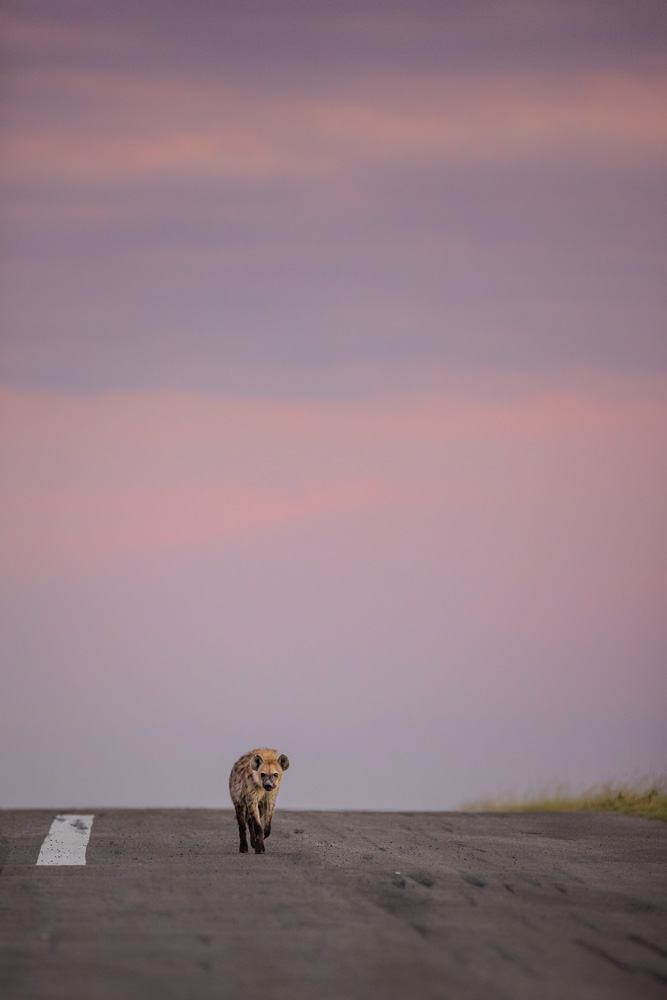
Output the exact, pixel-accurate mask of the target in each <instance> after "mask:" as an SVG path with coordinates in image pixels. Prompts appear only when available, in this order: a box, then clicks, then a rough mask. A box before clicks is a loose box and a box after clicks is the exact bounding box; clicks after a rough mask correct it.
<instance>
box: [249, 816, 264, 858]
mask: <svg viewBox="0 0 667 1000" xmlns="http://www.w3.org/2000/svg"><path fill="white" fill-rule="evenodd" d="M248 829H249V830H250V843H251V844H252V846H253V848H254V850H255V854H264V831H263V830H262V824H261V822H260V819H259V812H258V811H257V810H256V809H255V810H250V809H249V810H248Z"/></svg>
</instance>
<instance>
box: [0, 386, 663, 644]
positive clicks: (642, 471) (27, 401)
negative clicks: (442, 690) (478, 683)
mask: <svg viewBox="0 0 667 1000" xmlns="http://www.w3.org/2000/svg"><path fill="white" fill-rule="evenodd" d="M628 381H629V383H630V384H629V385H628V384H627V383H626V382H624V381H623V380H622V379H619V380H611V381H609V382H607V383H606V384H604V383H603V384H598V385H597V386H589V387H588V388H584V387H582V386H579V387H576V386H575V387H569V388H568V387H563V388H561V389H560V390H557V389H556V388H554V387H551V388H549V387H544V386H543V387H539V386H535V387H534V388H532V389H531V388H530V387H529V383H528V384H527V385H526V386H525V387H524V389H523V391H521V392H518V393H517V392H516V391H514V392H512V393H511V394H510V395H509V397H508V398H505V399H503V398H497V399H495V400H493V399H490V398H488V397H487V398H478V399H475V398H474V397H468V398H462V397H457V396H456V395H453V394H449V395H447V394H445V395H442V396H435V395H429V396H422V395H419V394H406V395H404V396H402V397H400V396H396V397H394V398H392V399H386V398H385V399H383V398H376V399H368V400H365V401H357V402H333V403H331V402H330V403H326V402H321V403H316V402H290V401H280V400H235V399H216V398H214V397H199V396H194V395H187V394H183V393H154V394H150V393H136V394H119V395H111V396H104V397H97V398H77V397H68V396H62V395H56V394H53V395H49V394H40V393H21V392H18V391H11V390H8V391H5V392H4V393H3V394H2V396H1V397H0V412H2V414H3V421H2V431H1V432H0V445H1V447H2V453H3V462H2V466H3V469H4V485H3V487H2V492H1V498H2V499H1V502H2V506H3V511H4V513H3V523H4V525H5V541H4V546H3V547H4V550H5V556H4V558H5V565H7V566H11V567H12V569H13V571H15V572H21V573H22V574H23V573H28V574H31V573H33V572H37V573H39V572H47V573H51V572H59V571H60V569H64V568H66V567H68V566H71V565H95V564H98V563H103V562H104V561H107V560H117V559H118V558H121V557H125V556H127V555H131V554H137V553H141V552H147V551H159V550H163V549H164V550H169V549H174V548H183V547H188V546H196V545H201V544H206V543H219V542H221V541H224V540H225V539H234V538H241V537H250V536H251V535H253V534H256V533H257V532H270V531H271V530H274V529H275V528H276V527H277V526H280V525H282V524H286V523H295V524H297V523H301V522H306V521H308V520H309V519H313V518H316V519H317V518H319V519H322V518H328V517H331V516H332V515H334V514H337V513H339V512H341V511H347V512H348V513H353V512H355V511H356V512H357V514H359V515H361V513H362V512H366V513H367V512H369V511H373V510H375V511H377V512H378V514H379V513H380V512H381V511H382V510H384V509H393V510H394V511H398V510H400V511H402V516H404V517H405V518H407V519H408V521H414V519H415V518H417V519H419V518H420V517H422V516H424V512H429V513H428V514H427V517H428V518H429V519H430V523H432V524H434V522H433V517H434V516H435V517H437V518H439V519H441V520H442V519H443V518H445V519H447V518H449V519H451V520H453V522H456V521H457V520H460V521H461V524H462V526H463V528H462V530H465V525H466V524H476V523H477V520H478V519H479V518H480V517H481V518H482V520H483V521H485V523H486V522H488V519H489V518H491V521H490V524H491V525H492V524H493V523H494V519H497V518H500V521H499V522H498V531H500V526H501V523H504V524H505V528H504V529H503V530H504V531H505V532H506V531H507V530H508V529H509V530H510V533H511V534H512V535H513V533H515V532H516V531H521V530H523V532H524V534H526V535H530V534H535V535H536V537H539V535H540V525H539V523H532V520H531V519H534V518H535V517H540V516H543V514H541V513H540V512H544V511H545V510H546V511H550V515H549V516H551V517H553V516H555V515H554V512H555V511H556V510H558V509H560V510H562V512H563V516H564V517H565V520H566V522H567V524H568V525H570V526H572V525H575V526H576V531H577V532H579V531H584V530H589V531H593V532H594V533H595V532H599V525H600V524H601V523H608V524H609V509H611V511H612V512H613V516H612V523H611V524H610V530H611V527H612V524H613V530H618V528H619V527H620V526H619V525H617V524H616V522H617V520H618V501H619V498H618V497H615V498H613V500H612V502H611V504H610V497H609V495H608V494H609V491H610V490H613V489H615V488H617V483H616V478H617V474H618V470H617V468H616V464H615V452H616V451H620V452H622V453H623V456H624V458H623V460H624V462H626V464H627V462H628V460H629V459H628V455H634V456H635V457H634V459H633V461H634V462H635V464H636V467H637V476H638V479H637V482H636V484H635V485H634V486H633V485H632V484H628V486H627V487H625V486H624V487H623V489H626V488H627V489H628V490H629V496H631V495H632V492H633V490H634V489H636V490H639V491H640V492H641V491H644V493H646V491H647V490H648V489H649V488H650V486H651V484H652V483H653V485H654V486H655V490H656V494H655V496H656V499H655V501H654V500H652V499H651V497H650V496H646V495H644V496H643V498H642V500H641V505H642V506H643V508H644V509H645V510H646V509H648V510H653V512H654V515H655V516H656V517H657V511H658V507H659V502H658V500H657V497H658V494H659V492H660V490H664V488H665V480H664V468H663V469H662V470H660V469H659V468H656V467H652V463H654V462H655V460H656V458H657V454H658V452H659V447H658V446H659V440H660V436H659V435H660V432H661V430H664V428H665V424H666V423H667V417H666V413H665V411H666V409H667V408H666V407H665V404H664V401H662V400H661V399H660V397H659V394H658V393H657V391H656V387H657V386H658V383H659V382H660V380H659V379H650V380H644V381H643V382H642V383H641V386H639V385H638V384H637V383H635V384H632V380H628ZM639 381H641V380H639ZM591 457H592V461H593V462H594V463H595V465H594V466H592V467H591V468H587V467H586V463H587V462H589V461H591ZM628 502H630V500H628ZM647 505H648V506H647ZM420 511H421V512H422V513H421V514H420ZM517 518H519V520H518V521H517ZM573 519H574V520H573ZM443 523H444V522H443ZM587 526H588V527H587ZM433 530H437V529H436V528H435V527H434V528H433ZM485 530H491V535H490V538H489V542H490V544H492V545H493V546H496V555H495V557H494V559H492V563H494V561H495V563H497V562H498V559H500V554H501V553H502V552H503V551H504V545H505V542H504V541H503V533H502V531H500V534H498V532H497V531H493V530H492V528H490V527H489V525H488V524H487V528H486V529H485ZM635 530H636V529H635ZM498 547H499V548H498ZM515 559H516V560H518V562H517V566H519V567H520V561H521V553H520V551H517V552H516V553H515ZM520 619H521V614H520V613H519V618H518V619H517V628H518V627H523V626H521V622H520Z"/></svg>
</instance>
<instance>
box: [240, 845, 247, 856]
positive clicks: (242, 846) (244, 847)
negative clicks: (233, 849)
mask: <svg viewBox="0 0 667 1000" xmlns="http://www.w3.org/2000/svg"><path fill="white" fill-rule="evenodd" d="M247 853H248V845H247V844H241V846H240V847H239V854H247Z"/></svg>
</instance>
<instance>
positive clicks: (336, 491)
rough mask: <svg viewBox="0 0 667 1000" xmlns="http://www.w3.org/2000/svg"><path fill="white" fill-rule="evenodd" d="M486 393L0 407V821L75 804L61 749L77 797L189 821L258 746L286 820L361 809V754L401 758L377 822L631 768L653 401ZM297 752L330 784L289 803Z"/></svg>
mask: <svg viewBox="0 0 667 1000" xmlns="http://www.w3.org/2000/svg"><path fill="white" fill-rule="evenodd" d="M509 383H510V384H509V385H503V379H502V378H498V379H497V380H496V385H495V389H494V392H493V393H491V392H490V391H489V386H488V383H487V384H486V385H485V393H486V395H481V394H480V395H478V396H477V397H476V396H475V393H474V392H472V390H470V391H469V392H468V393H467V394H466V395H465V396H457V395H456V394H437V395H436V394H430V395H429V394H424V393H420V394H413V393H405V394H402V395H401V396H398V397H396V396H394V397H392V398H387V397H381V396H379V397H369V398H367V399H365V400H364V401H363V402H360V401H352V402H347V403H345V402H341V401H336V402H334V403H332V402H330V401H329V402H327V401H325V402H314V401H310V402H303V401H300V402H292V401H285V400H280V399H273V400H271V399H259V400H247V399H246V400H235V399H232V398H225V399H216V398H213V397H210V396H201V395H199V396H197V395H193V394H187V393H167V392H163V393H130V394H122V393H118V394H115V395H108V396H101V397H94V398H85V397H74V396H71V395H64V394H55V393H49V394H46V393H37V392H23V391H17V390H11V391H6V392H5V393H3V395H2V401H1V410H2V418H3V419H2V427H3V430H2V435H1V442H2V468H3V470H4V473H5V477H4V483H5V485H4V488H3V491H2V504H3V525H4V532H5V536H4V546H3V548H4V549H5V551H4V552H3V564H4V565H5V566H6V567H8V568H9V570H10V571H11V577H12V580H13V583H12V586H11V588H10V601H9V603H10V607H11V608H12V615H11V617H10V620H9V635H8V637H7V639H6V641H7V642H8V646H9V649H10V652H11V655H12V662H13V663H14V664H15V665H16V666H17V669H16V671H15V672H12V673H13V676H12V677H11V678H10V680H9V684H8V686H6V690H5V697H4V698H3V706H4V708H3V711H4V713H6V717H5V719H4V722H3V726H2V732H3V740H4V741H5V742H6V743H7V746H6V747H5V748H4V749H5V752H6V753H9V752H10V749H11V747H12V746H14V745H15V741H18V744H19V746H21V748H22V749H21V752H22V754H23V755H24V767H25V771H24V772H23V774H24V775H27V778H26V780H27V781H28V787H31V788H33V789H34V791H33V792H32V798H31V797H30V796H28V799H26V794H25V792H24V791H23V790H22V780H23V775H22V776H21V781H18V780H16V779H15V780H16V784H13V785H11V786H10V787H9V789H8V790H7V792H6V795H7V796H8V801H9V802H12V803H14V804H20V803H25V802H26V801H28V802H31V801H33V800H34V799H37V800H39V799H40V797H41V798H42V799H43V798H44V797H45V796H46V799H48V801H50V802H53V803H55V802H56V801H59V796H60V797H62V796H65V798H67V796H68V795H70V796H71V795H72V794H75V791H74V787H73V785H72V775H71V773H69V768H71V767H73V766H75V765H74V764H73V763H72V761H70V760H69V756H68V755H70V754H71V755H72V756H76V747H77V746H78V745H79V743H80V740H82V739H83V740H84V741H85V743H86V747H87V750H86V762H85V763H84V764H83V765H82V764H81V762H79V763H78V764H77V765H76V767H77V768H78V769H79V771H78V773H79V781H78V783H77V784H76V794H77V795H78V799H77V801H78V802H79V803H84V802H89V803H94V802H99V801H111V800H113V801H118V802H128V803H130V804H139V803H141V802H142V801H144V800H145V801H148V802H152V803H155V802H164V801H166V802H175V801H178V802H181V803H185V804H195V803H196V802H197V801H200V800H201V799H203V800H205V801H206V802H208V803H211V804H213V803H215V801H216V795H217V794H218V791H219V787H218V785H217V784H216V783H217V782H218V781H219V780H220V775H219V770H218V769H219V766H220V759H222V760H224V759H226V758H227V757H229V756H233V754H234V752H235V748H238V746H239V745H242V746H243V745H245V743H246V742H249V743H253V744H254V743H262V742H263V741H265V740H266V737H267V736H268V737H269V743H276V744H277V745H278V744H279V745H280V746H281V747H283V746H284V747H287V749H288V750H289V751H291V752H292V753H296V756H297V759H299V758H300V764H299V767H298V768H297V769H296V771H295V775H294V776H292V775H290V777H292V778H293V780H292V781H291V782H290V791H289V792H288V793H286V795H285V800H286V802H287V803H291V804H293V805H295V806H296V805H299V806H306V805H309V804H311V805H319V806H344V805H357V806H360V805H363V804H364V795H367V794H368V792H367V791H364V789H365V787H366V782H367V772H366V770H365V769H362V770H361V772H359V771H357V770H356V769H355V760H356V758H357V755H358V754H359V753H362V752H365V751H364V746H365V744H364V733H366V734H368V738H369V739H370V742H369V744H368V746H367V747H366V750H367V752H369V753H370V754H371V755H372V754H374V753H375V752H376V749H375V748H379V752H380V753H381V755H382V756H384V755H386V754H390V755H391V754H392V753H393V752H399V751H398V749H397V747H400V762H398V763H397V764H396V765H394V764H393V763H390V764H389V765H387V766H389V767H390V770H391V772H392V774H395V776H396V780H395V782H394V781H392V782H390V783H389V785H388V786H387V787H384V786H383V785H382V786H380V787H378V788H377V789H375V790H374V791H373V792H372V793H371V796H370V801H368V804H369V805H371V806H377V807H384V808H392V807H406V808H419V807H426V806H427V805H432V806H433V807H452V806H455V805H456V804H457V803H458V801H459V800H460V799H463V798H465V797H466V796H471V795H474V794H478V795H483V794H486V793H493V792H494V791H496V790H505V789H507V788H509V787H511V788H516V789H520V788H523V787H525V786H526V785H527V784H529V783H530V782H533V783H539V782H540V781H546V780H552V779H555V778H560V779H569V780H571V781H575V782H581V781H592V780H595V779H600V778H603V777H605V776H608V775H610V774H620V773H623V774H625V775H628V774H631V773H633V772H635V771H637V770H643V771H645V770H647V769H650V768H651V767H652V768H658V767H659V765H660V762H661V755H662V752H663V750H664V734H663V733H662V728H661V721H660V720H661V718H662V711H661V708H660V705H661V704H662V703H663V699H664V696H665V693H666V692H665V678H664V669H663V662H662V659H661V655H660V645H661V637H662V635H663V632H664V630H663V619H664V613H663V612H664V608H663V606H662V598H661V595H662V594H664V586H665V582H666V581H665V572H664V569H665V561H664V555H665V553H664V538H665V536H664V531H663V530H662V529H663V527H664V510H665V501H666V500H667V496H666V486H667V479H666V476H665V471H666V470H665V460H664V448H663V442H664V439H665V431H666V430H667V419H666V418H667V405H666V404H665V399H667V394H665V391H664V390H665V384H664V380H663V379H661V378H659V377H657V376H654V377H651V378H646V379H638V378H636V377H635V378H627V379H623V378H619V377H618V376H616V377H614V378H610V379H608V380H604V379H600V378H597V379H593V378H588V379H586V378H582V377H581V376H580V377H579V378H578V379H576V380H573V383H572V384H570V385H567V384H565V385H561V386H554V385H553V383H551V384H540V381H539V380H535V379H525V380H524V381H523V382H522V383H521V384H518V383H517V380H516V378H513V379H511V380H509ZM19 665H20V666H19ZM249 705H252V710H251V722H250V723H249V720H248V706H249ZM239 706H245V707H241V708H240V709H239ZM63 727H64V729H65V735H64V736H63V733H62V729H63ZM36 731H38V732H39V733H40V734H41V739H47V738H48V737H49V734H50V737H51V738H55V734H56V733H57V732H58V733H60V735H59V737H58V740H59V744H61V745H63V746H64V748H65V753H66V756H67V766H66V767H65V773H60V772H59V769H58V766H57V765H56V764H55V763H54V762H51V764H49V765H48V766H46V767H45V762H44V760H43V757H42V755H41V753H37V752H36V750H37V748H39V746H41V739H40V740H39V741H37V745H36V748H34V749H33V748H32V746H31V740H32V739H33V738H34V733H35V732H36ZM177 733H178V735H176V734H177ZM540 733H541V734H542V736H539V737H538V735H537V734H540ZM313 740H314V741H315V742H316V744H317V745H318V746H322V747H323V748H324V747H326V748H330V747H335V756H336V760H337V761H338V760H340V762H341V766H342V767H343V770H344V772H345V773H344V774H343V775H341V774H340V772H339V768H338V767H336V768H335V773H333V774H331V775H329V776H328V778H327V781H326V783H325V786H323V787H317V788H313V783H315V784H316V785H317V780H318V778H317V773H318V766H319V765H318V760H317V754H316V755H315V758H314V759H313V758H312V757H311V751H310V745H311V741H313ZM499 742H500V744H501V745H504V746H505V752H504V753H501V754H500V755H499V754H498V749H497V745H498V743H499ZM471 743H473V744H475V746H474V748H473V750H472V756H471V757H469V755H470V753H471V750H470V744H471ZM339 744H340V746H339ZM522 744H523V746H524V752H523V753H522V752H520V746H521V745H522ZM151 748H152V749H151ZM440 748H441V749H440ZM459 748H465V751H464V752H463V756H461V755H460V751H459ZM158 749H159V753H158V752H157V751H158ZM146 751H148V752H147V756H144V754H145V753H146ZM318 752H319V751H318ZM330 752H331V751H330V750H329V749H327V750H326V753H327V754H329V753H330ZM137 753H139V754H140V757H141V760H140V761H134V760H133V757H134V755H135V754H137ZM440 754H442V755H444V759H443V760H442V761H441V762H440V763H439V764H438V767H443V768H444V773H443V777H442V783H441V786H440V787H438V789H437V791H436V790H434V789H431V785H430V782H431V776H430V774H429V769H428V768H426V769H425V770H424V769H422V767H421V766H420V760H422V759H430V758H432V757H433V756H434V755H435V756H436V757H439V755H440ZM110 756H111V757H113V758H114V759H116V758H117V761H118V767H117V768H116V770H114V769H113V768H111V767H110V764H109V757H110ZM515 757H516V759H515ZM508 761H509V762H508ZM186 766H189V767H192V768H194V769H196V770H197V772H198V774H197V778H196V780H194V782H193V785H192V786H191V787H190V786H189V785H188V784H187V782H185V781H184V777H185V775H184V773H183V770H184V769H185V768H186ZM383 766H384V765H383ZM135 768H136V772H135ZM128 771H132V772H133V776H132V779H131V781H129V783H128V784H125V785H124V784H123V782H124V781H125V780H126V773H127V772H128ZM174 773H176V774H177V775H178V778H177V779H175V780H174V781H173V784H172V783H171V781H172V778H171V776H173V774H174ZM40 775H41V776H42V778H41V779H40ZM95 782H101V784H100V785H96V784H95ZM70 789H72V791H70ZM429 789H431V790H430V791H429ZM49 796H51V797H50V798H49ZM54 796H55V797H54ZM100 796H101V798H100ZM67 800H68V801H69V799H67Z"/></svg>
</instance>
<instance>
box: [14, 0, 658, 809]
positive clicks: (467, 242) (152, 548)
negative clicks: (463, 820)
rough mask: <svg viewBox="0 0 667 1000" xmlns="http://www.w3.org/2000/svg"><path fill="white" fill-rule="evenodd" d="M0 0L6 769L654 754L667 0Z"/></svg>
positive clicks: (155, 777) (438, 797)
mask: <svg viewBox="0 0 667 1000" xmlns="http://www.w3.org/2000/svg"><path fill="white" fill-rule="evenodd" d="M3 11H4V14H3V21H4V24H3V30H2V37H3V38H4V60H3V62H4V66H5V70H4V88H3V89H4V96H3V105H2V125H1V129H0V143H1V145H2V149H1V151H0V152H1V154H2V156H1V164H2V165H1V166H0V179H1V186H2V194H3V197H4V201H5V217H6V219H7V220H8V225H6V227H5V232H4V235H3V240H2V247H1V250H2V258H3V260H2V262H3V269H2V273H3V278H2V289H1V290H2V308H3V335H2V343H1V345H0V348H1V349H0V504H1V505H2V525H3V527H2V539H1V543H2V564H3V566H4V567H5V573H4V574H3V578H2V585H1V601H2V605H1V607H2V627H1V629H0V632H1V634H2V640H1V645H0V656H1V660H0V662H1V663H2V670H3V677H4V680H3V684H2V696H1V697H0V754H1V755H2V757H3V759H4V760H5V761H8V762H9V764H8V766H5V768H4V769H3V771H4V773H3V774H2V776H1V777H0V806H17V805H25V806H36V805H54V806H60V807H65V806H95V805H100V804H106V805H219V804H222V805H227V800H226V795H227V792H226V779H227V774H228V771H229V767H230V766H231V764H232V763H233V761H234V760H235V759H236V757H238V756H239V755H240V754H241V753H243V752H245V751H247V750H249V749H251V748H252V747H255V746H258V745H269V746H275V747H276V748H277V749H278V750H279V751H281V752H286V753H288V754H289V756H290V758H291V760H292V764H293V769H292V770H290V773H289V775H288V778H287V779H286V780H285V784H284V786H283V791H282V792H281V801H282V803H283V805H286V806H288V805H292V806H294V807H297V806H298V807H354V808H361V807H364V806H368V807H372V808H395V809H402V808H405V809H421V808H452V807H456V806H457V805H458V804H460V803H461V802H462V801H464V800H466V799H471V798H474V797H476V796H485V795H493V794H496V793H500V792H503V791H507V790H514V791H517V792H522V791H525V790H526V789H528V788H529V787H530V786H533V787H535V788H539V787H541V786H543V785H544V784H546V783H549V782H552V781H555V780H562V781H569V782H570V783H571V784H572V785H574V786H576V787H580V786H583V785H586V784H588V783H591V782H593V781H597V780H602V779H605V778H609V777H620V778H625V777H632V776H633V775H638V774H645V773H648V772H653V773H658V772H664V771H665V769H666V768H667V739H666V737H665V732H664V730H665V727H664V709H665V695H666V693H667V691H666V688H667V682H666V680H665V647H666V645H667V644H666V642H665V639H666V629H665V624H664V623H665V619H666V615H665V606H664V603H665V602H664V595H665V592H666V588H665V584H666V583H667V580H666V579H665V577H666V575H667V574H666V572H665V567H666V565H667V562H666V559H665V555H666V553H665V540H666V538H667V532H666V531H665V527H666V525H665V513H664V512H665V510H666V509H667V462H666V460H665V448H664V441H665V438H666V436H667V392H666V391H665V390H666V389H667V375H666V367H667V366H666V360H667V352H666V350H665V347H666V343H667V339H666V338H665V320H664V317H665V291H664V287H665V280H664V274H665V267H664V264H665V227H664V195H665V191H664V188H665V183H664V177H665V165H666V164H665V160H666V155H665V154H666V152H667V116H666V115H665V112H664V109H665V106H666V100H667V71H666V70H665V66H666V63H665V48H666V43H667V8H666V7H665V4H664V3H663V2H662V0H650V2H649V0H627V2H621V0H615V2H611V0H600V2H596V0H584V2H582V0H577V2H574V0H573V2H552V3H549V4H542V3H538V2H536V0H535V2H533V0H526V2H519V0H516V2H502V0H494V2H491V0H486V2H471V0H466V2H463V0H461V2H448V3H433V2H426V0H423V2H411V3H410V4H406V3H393V2H391V0H383V2H382V3H380V2H374V3H365V2H363V0H355V2H344V0H343V2H341V0H337V2H336V3H333V2H332V3H329V2H312V0H309V2H308V3H306V2H305V0H304V2H271V3H268V2H265V0H262V2H254V0H245V2H244V3H237V4H231V3H229V4H219V5H216V4H211V3H209V2H204V0H189V2H187V3H186V2H185V0H173V2H165V0H160V2H158V0H152V2H151V0H148V2H147V0H144V2H142V3H140V4H137V3H135V2H129V0H115V2H114V3H113V4H108V3H103V2H102V0H68V2H66V3H65V2H58V0H48V2H47V0H44V2H31V0H21V2H20V3H19V2H14V3H12V2H6V3H5V4H4V5H3Z"/></svg>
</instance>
